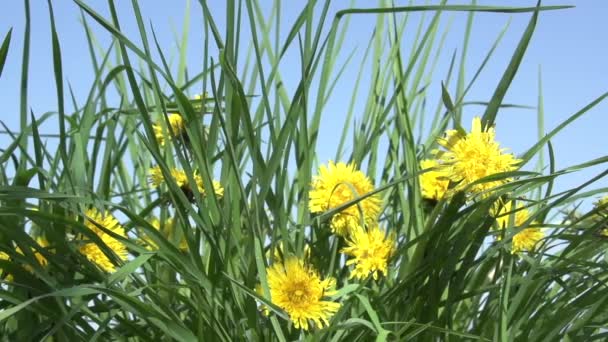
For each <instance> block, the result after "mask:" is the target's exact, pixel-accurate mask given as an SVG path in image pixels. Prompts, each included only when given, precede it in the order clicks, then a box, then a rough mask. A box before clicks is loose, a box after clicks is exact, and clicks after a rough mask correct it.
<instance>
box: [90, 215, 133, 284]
mask: <svg viewBox="0 0 608 342" xmlns="http://www.w3.org/2000/svg"><path fill="white" fill-rule="evenodd" d="M85 215H86V221H85V225H86V227H87V228H89V229H90V230H91V231H92V232H93V233H95V234H96V235H97V236H98V237H99V238H100V239H101V241H103V243H104V244H105V245H106V246H108V248H109V249H110V250H112V251H113V252H114V254H116V256H117V257H118V258H119V259H120V260H122V261H124V260H127V247H126V246H125V245H124V244H123V243H122V242H120V241H118V240H117V239H115V238H114V237H113V236H111V235H110V234H107V233H106V232H105V231H104V230H102V229H100V228H99V226H101V227H103V228H105V229H107V230H109V231H111V232H112V233H114V234H117V235H119V236H123V237H125V236H126V234H125V230H124V228H123V227H122V226H121V225H120V224H119V223H118V221H117V220H116V218H114V216H112V214H110V213H106V212H100V211H98V210H97V209H95V208H92V209H89V210H87V211H86V213H85ZM80 253H81V254H83V255H84V256H85V257H86V258H87V259H89V261H91V262H92V263H94V264H96V265H97V266H99V268H101V269H102V270H104V271H106V272H114V271H115V270H116V266H114V264H113V263H112V261H111V260H110V258H108V257H107V256H106V254H105V253H104V252H103V250H102V249H101V248H99V246H98V245H97V244H96V243H94V242H85V243H84V244H83V245H82V246H80Z"/></svg>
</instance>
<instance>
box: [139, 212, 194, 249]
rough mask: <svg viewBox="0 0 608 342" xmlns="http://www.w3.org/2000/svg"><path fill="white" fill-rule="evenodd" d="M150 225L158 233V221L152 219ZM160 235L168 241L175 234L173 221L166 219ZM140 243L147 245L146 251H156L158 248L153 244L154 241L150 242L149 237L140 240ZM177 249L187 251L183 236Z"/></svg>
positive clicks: (186, 243)
mask: <svg viewBox="0 0 608 342" xmlns="http://www.w3.org/2000/svg"><path fill="white" fill-rule="evenodd" d="M150 224H151V225H152V227H154V228H156V230H158V231H160V228H161V224H160V220H159V219H157V218H153V219H152V220H151V221H150ZM161 233H163V235H164V236H165V237H166V238H167V239H169V240H170V239H171V238H172V236H173V235H174V234H175V220H173V219H172V218H168V219H167V220H166V221H165V224H164V225H163V231H161ZM142 242H144V243H145V244H146V245H147V248H148V250H158V246H157V245H156V243H154V241H152V239H150V238H149V237H147V236H146V237H144V238H142ZM178 248H179V249H180V250H181V251H187V250H188V242H186V238H185V237H184V236H182V237H181V239H180V241H179V246H178Z"/></svg>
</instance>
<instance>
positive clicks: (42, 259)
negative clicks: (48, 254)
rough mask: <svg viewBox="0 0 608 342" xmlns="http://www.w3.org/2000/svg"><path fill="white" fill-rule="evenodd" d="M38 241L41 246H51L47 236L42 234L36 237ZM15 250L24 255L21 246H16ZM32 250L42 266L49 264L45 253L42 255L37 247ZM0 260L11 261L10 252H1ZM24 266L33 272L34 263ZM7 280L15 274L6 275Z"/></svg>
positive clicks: (11, 278) (10, 279)
mask: <svg viewBox="0 0 608 342" xmlns="http://www.w3.org/2000/svg"><path fill="white" fill-rule="evenodd" d="M36 243H38V245H39V246H40V247H41V248H46V247H48V246H49V243H48V241H47V240H46V239H45V238H43V237H41V236H39V237H37V238H36ZM15 251H16V252H17V253H19V254H21V255H23V251H22V250H21V248H19V247H17V248H15ZM32 252H33V253H34V257H35V258H36V261H37V262H38V264H39V265H40V266H43V267H44V266H46V265H47V264H48V261H47V260H46V258H45V257H44V255H42V253H40V252H38V251H37V250H36V249H33V248H32ZM0 260H6V261H9V260H10V257H9V255H8V254H6V253H4V252H0ZM23 268H25V270H26V271H28V272H33V271H34V268H33V267H32V265H29V264H25V265H23ZM0 270H1V269H0ZM6 280H8V281H12V280H13V276H12V275H10V274H8V275H7V276H6Z"/></svg>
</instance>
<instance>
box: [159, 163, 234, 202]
mask: <svg viewBox="0 0 608 342" xmlns="http://www.w3.org/2000/svg"><path fill="white" fill-rule="evenodd" d="M171 177H172V178H173V179H174V180H175V183H176V184H177V186H179V187H180V188H181V189H182V190H183V191H184V194H186V196H187V197H188V198H189V199H191V200H192V199H194V195H193V193H192V189H191V188H190V184H189V183H188V175H186V172H184V171H183V170H179V169H176V168H173V169H171ZM149 178H150V183H151V184H152V186H153V187H155V188H158V187H160V185H161V184H164V183H165V177H164V176H163V173H162V171H161V169H160V166H158V165H157V166H154V167H152V168H150V171H149ZM192 178H193V179H194V181H195V182H196V187H197V189H198V191H199V192H200V194H201V195H203V196H204V195H205V193H206V191H205V188H204V187H203V178H202V177H201V176H200V175H199V174H198V173H197V172H196V171H194V174H193V175H192ZM212 185H213V192H214V193H215V195H216V196H217V197H218V198H222V197H224V188H223V187H222V185H221V184H220V183H219V182H218V181H215V180H214V181H212Z"/></svg>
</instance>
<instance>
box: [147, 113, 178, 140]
mask: <svg viewBox="0 0 608 342" xmlns="http://www.w3.org/2000/svg"><path fill="white" fill-rule="evenodd" d="M167 117H168V119H169V127H167V130H166V131H163V126H162V125H161V124H160V123H155V124H154V125H153V126H152V129H154V136H155V137H156V141H158V144H159V145H160V146H165V142H166V141H167V140H170V138H169V139H167V138H166V137H167V136H170V137H179V136H183V135H185V134H186V126H185V125H184V119H183V118H182V116H181V115H179V114H175V113H171V114H168V115H167Z"/></svg>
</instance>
